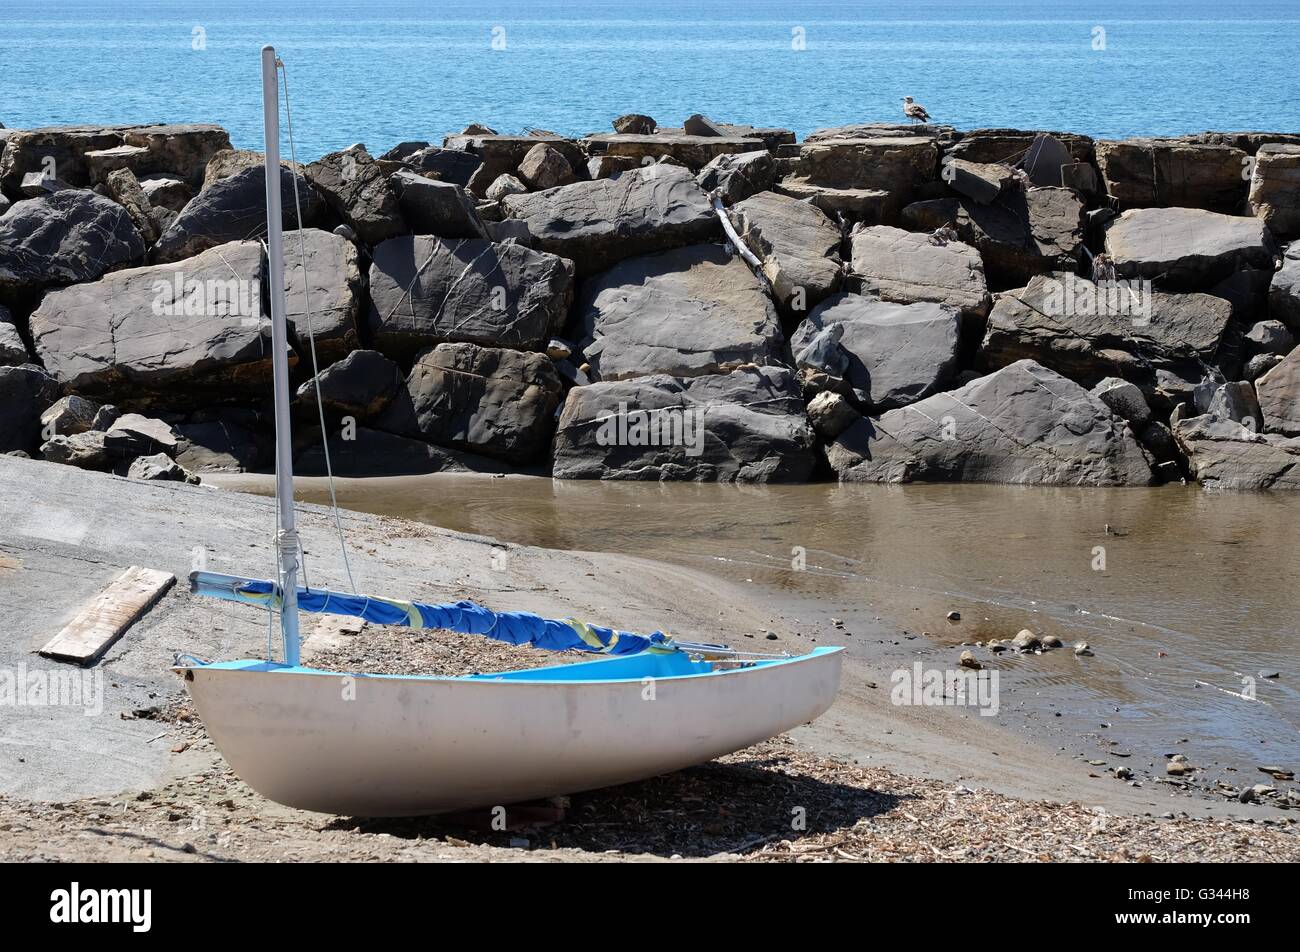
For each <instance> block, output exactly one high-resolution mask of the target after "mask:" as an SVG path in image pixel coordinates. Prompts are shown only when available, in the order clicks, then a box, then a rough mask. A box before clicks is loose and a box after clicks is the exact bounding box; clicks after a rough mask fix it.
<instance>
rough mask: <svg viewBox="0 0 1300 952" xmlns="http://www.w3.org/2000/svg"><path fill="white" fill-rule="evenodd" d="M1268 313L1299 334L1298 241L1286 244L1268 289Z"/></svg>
mask: <svg viewBox="0 0 1300 952" xmlns="http://www.w3.org/2000/svg"><path fill="white" fill-rule="evenodd" d="M1268 314H1269V317H1273V318H1276V319H1277V320H1279V321H1281V322H1282V323H1283V324H1285V325H1286V326H1287V327H1289V328H1290V329H1291V331H1292V332H1293V333H1296V334H1300V241H1297V242H1294V243H1293V244H1291V245H1288V246H1287V249H1286V254H1285V255H1283V257H1282V267H1281V268H1279V269H1278V270H1277V273H1276V274H1274V275H1273V281H1272V284H1271V285H1270V286H1269V289H1268Z"/></svg>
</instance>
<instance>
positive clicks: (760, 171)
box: [695, 149, 776, 205]
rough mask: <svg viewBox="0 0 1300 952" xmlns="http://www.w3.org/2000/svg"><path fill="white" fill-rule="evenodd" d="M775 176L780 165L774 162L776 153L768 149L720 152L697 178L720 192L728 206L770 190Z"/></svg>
mask: <svg viewBox="0 0 1300 952" xmlns="http://www.w3.org/2000/svg"><path fill="white" fill-rule="evenodd" d="M775 179H776V164H775V163H774V162H773V161H772V153H770V152H768V151H767V150H766V149H758V150H756V151H754V152H742V153H740V154H739V155H733V154H730V153H728V154H726V155H720V156H718V157H717V158H715V159H713V160H711V161H710V162H709V163H708V164H707V165H706V166H704V168H702V169H700V174H699V175H697V176H696V177H695V181H697V182H699V183H700V188H702V189H704V191H706V192H708V193H709V194H712V193H714V192H717V193H718V196H719V197H720V198H721V199H722V203H723V204H724V205H734V204H736V202H741V201H744V200H745V199H747V198H749V196H751V195H756V194H758V193H759V192H765V191H767V190H768V189H770V188H771V187H772V183H773V182H774V181H775Z"/></svg>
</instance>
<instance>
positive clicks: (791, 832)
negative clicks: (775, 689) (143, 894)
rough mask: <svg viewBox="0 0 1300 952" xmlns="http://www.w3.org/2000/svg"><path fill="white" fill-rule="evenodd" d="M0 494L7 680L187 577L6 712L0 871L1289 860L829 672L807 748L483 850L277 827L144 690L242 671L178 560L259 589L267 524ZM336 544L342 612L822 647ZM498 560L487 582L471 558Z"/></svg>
mask: <svg viewBox="0 0 1300 952" xmlns="http://www.w3.org/2000/svg"><path fill="white" fill-rule="evenodd" d="M506 478H512V477H506ZM0 490H2V491H0V499H3V503H0V518H3V520H4V524H5V525H6V527H7V531H6V533H5V536H4V539H3V542H0V614H3V616H4V618H5V620H6V622H7V625H6V627H5V632H6V634H5V638H4V640H3V642H2V643H0V664H2V665H3V666H4V667H5V668H8V669H16V668H17V666H18V665H20V664H24V665H26V666H27V668H29V669H41V668H49V667H52V666H54V662H49V661H46V660H45V659H42V658H40V657H39V656H37V655H36V654H34V652H35V651H36V650H37V649H38V648H39V647H40V646H41V645H42V644H43V643H44V642H45V641H46V640H47V639H48V637H49V635H50V633H51V631H53V630H57V628H58V627H59V622H60V621H61V620H62V619H65V618H66V617H68V616H69V615H70V614H71V613H72V612H73V611H75V609H76V607H77V606H78V605H79V604H81V603H82V602H83V601H84V600H85V599H86V598H88V597H90V596H91V595H92V594H93V593H94V592H95V591H97V590H98V589H99V588H100V587H102V586H103V584H105V582H106V581H108V580H109V579H110V578H112V577H113V576H115V575H116V574H117V573H118V572H120V571H121V570H122V569H123V568H126V567H127V566H129V565H133V564H134V565H142V566H148V567H152V568H158V569H162V570H165V571H169V572H172V573H174V574H176V575H177V577H178V578H179V579H181V580H182V581H181V582H180V584H178V585H177V586H175V587H173V588H172V589H171V591H170V592H169V593H168V594H167V595H166V596H164V598H163V599H162V600H161V601H160V602H159V603H158V604H157V605H156V606H155V607H154V608H153V609H152V610H151V611H150V612H149V613H148V614H147V615H146V616H145V617H144V618H143V619H142V620H141V621H140V622H138V623H137V624H136V625H135V626H133V627H132V628H131V629H130V630H129V631H128V632H127V633H126V635H125V636H124V637H123V638H122V639H121V640H120V641H119V642H118V643H117V644H115V645H114V646H113V647H112V648H111V649H109V651H108V653H107V654H106V656H105V657H104V659H103V660H102V661H101V662H100V663H99V666H98V668H99V669H100V670H102V671H103V692H102V704H100V705H99V707H100V710H99V712H98V714H97V715H96V716H87V712H86V711H85V710H82V709H78V708H72V707H68V706H62V707H48V706H46V707H17V708H15V709H13V710H6V711H4V712H3V724H4V727H3V732H2V733H0V744H3V746H4V748H5V749H6V751H7V753H6V757H5V758H4V764H5V767H4V769H3V772H0V793H2V794H3V799H0V828H2V829H3V830H4V831H5V834H6V835H5V837H4V838H3V842H2V843H0V858H3V859H9V860H20V859H56V858H57V859H124V860H145V859H151V860H152V859H167V860H171V859H175V860H204V859H206V860H212V861H222V860H230V859H262V860H273V861H275V860H282V861H284V860H293V859H297V860H310V859H331V860H335V859H336V860H369V859H411V860H418V859H430V860H433V859H446V860H477V859H509V860H520V859H536V860H548V859H549V860H561V859H588V860H593V861H601V860H611V859H613V860H626V859H643V858H645V859H655V858H673V857H681V858H684V859H708V858H735V857H740V858H744V859H752V860H755V861H768V860H801V859H802V860H851V859H889V858H895V859H917V860H934V859H967V860H987V859H1004V860H1017V859H1019V860H1024V859H1031V858H1044V859H1056V860H1067V859H1069V860H1086V859H1094V860H1095V859H1108V860H1125V859H1129V860H1137V859H1142V858H1144V857H1147V858H1151V859H1155V860H1177V859H1191V860H1196V859H1207V860H1239V859H1261V860H1262V859H1268V860H1294V859H1296V858H1298V857H1300V839H1297V837H1296V835H1295V832H1294V830H1295V827H1294V823H1293V820H1292V818H1291V816H1290V815H1289V814H1288V813H1286V812H1283V811H1279V810H1276V809H1272V808H1267V809H1266V808H1263V807H1260V806H1257V805H1247V804H1237V803H1231V804H1229V803H1226V802H1225V803H1224V804H1213V805H1208V804H1205V803H1202V802H1200V801H1196V800H1192V799H1189V798H1186V797H1173V798H1171V797H1170V795H1169V794H1168V792H1167V791H1165V790H1164V789H1161V790H1159V791H1156V790H1153V789H1152V787H1151V786H1150V785H1148V786H1147V787H1143V788H1141V789H1135V788H1132V787H1129V786H1127V785H1126V784H1124V783H1121V782H1118V781H1117V780H1116V779H1115V778H1114V777H1111V776H1102V775H1099V774H1098V775H1093V776H1089V773H1090V772H1089V771H1088V770H1087V769H1086V768H1081V766H1080V764H1079V763H1078V761H1077V760H1075V759H1073V758H1070V757H1067V756H1063V755H1061V754H1060V753H1059V752H1058V751H1055V750H1053V749H1050V748H1048V747H1047V746H1046V745H1041V744H1037V743H1034V742H1032V741H1030V740H1027V739H1026V738H1025V737H1024V736H1023V735H1021V734H1019V733H1017V732H1014V731H1009V730H1006V729H1005V728H1002V727H1000V726H998V725H995V724H990V723H988V721H987V720H986V719H984V718H981V717H979V716H978V715H976V714H973V713H968V712H965V711H962V710H961V709H957V708H951V707H938V708H936V707H906V706H896V705H894V704H891V703H890V699H889V692H888V690H887V687H888V683H889V671H888V670H886V669H883V668H875V667H873V666H872V665H871V664H870V663H868V662H864V661H861V660H852V661H851V662H850V663H849V665H848V666H847V667H846V670H845V676H844V683H843V688H842V690H841V693H840V695H839V698H838V700H837V702H836V705H835V706H834V707H833V708H832V710H831V711H830V712H829V713H828V714H827V715H826V716H824V717H823V718H822V719H820V720H819V721H818V722H817V723H816V724H815V725H812V726H809V727H803V728H800V729H797V730H795V731H793V732H791V734H789V735H786V736H783V737H781V738H778V739H776V740H774V741H772V742H770V743H767V744H764V745H760V746H758V747H755V748H751V749H750V750H747V751H743V752H740V753H738V754H736V755H734V756H732V757H728V758H724V759H723V760H721V761H718V762H715V763H712V764H709V765H705V766H702V767H699V768H694V769H691V770H688V771H684V772H682V773H679V774H674V775H671V776H669V777H664V778H658V779H654V780H650V781H646V782H643V783H639V784H632V785H627V786H625V787H620V788H614V789H611V790H605V791H596V792H592V793H586V794H578V795H575V796H573V797H571V798H568V802H567V803H560V804H555V803H552V804H540V805H530V806H529V807H527V808H525V809H521V810H519V811H518V813H517V814H516V815H515V816H512V819H511V826H512V827H513V828H512V829H509V830H506V831H493V830H491V828H490V826H489V824H487V822H486V818H485V817H473V816H461V817H455V818H446V817H445V818H441V819H434V820H401V821H366V820H364V819H355V818H333V817H328V816H323V815H319V814H311V813H305V812H301V811H293V810H288V809H286V808H283V807H280V806H278V805H276V804H274V803H271V802H270V801H267V800H266V799H264V798H262V797H260V796H258V795H257V794H256V793H254V792H253V791H251V790H250V789H249V788H247V787H246V786H245V785H244V784H242V783H241V782H240V781H239V780H238V779H237V778H235V777H234V776H233V775H232V774H231V773H230V771H229V770H228V768H227V767H226V766H225V764H224V762H223V761H222V760H221V759H220V756H219V754H218V753H217V751H216V750H215V748H214V747H213V745H212V744H211V742H210V741H209V740H208V738H207V736H206V735H205V733H204V731H203V728H202V725H201V724H200V723H199V722H198V720H197V718H196V717H195V715H194V713H193V711H192V710H191V709H190V708H189V706H188V703H187V699H186V696H185V695H184V693H183V691H182V690H181V685H180V683H179V681H178V680H177V679H176V678H175V677H174V675H172V674H171V673H170V672H169V671H168V670H167V669H168V666H169V665H170V664H171V663H172V660H173V657H174V655H175V654H176V653H178V652H185V653H190V654H193V655H196V656H198V657H200V658H204V659H212V658H218V657H219V658H233V657H243V656H258V655H260V654H262V653H264V652H265V648H266V640H267V627H266V622H265V616H264V615H262V614H261V613H260V612H259V611H257V610H256V609H251V608H247V607H245V606H238V605H230V604H226V603H221V602H212V601H210V600H202V601H200V600H199V599H198V598H197V597H195V596H192V595H190V594H189V593H188V592H187V591H186V590H185V585H184V582H183V579H184V577H185V576H186V575H187V574H188V572H189V571H190V569H191V567H192V565H193V564H194V562H195V559H196V558H201V559H203V560H204V561H205V564H206V566H207V567H208V568H209V569H211V570H215V571H229V572H248V573H250V574H256V571H257V570H258V569H259V568H262V569H265V570H266V571H268V572H269V570H270V568H271V564H272V556H271V552H270V547H269V544H268V541H267V540H268V537H269V532H268V531H267V527H268V526H269V525H270V524H271V521H272V519H273V512H272V507H271V502H270V500H267V499H264V498H261V497H256V496H251V495H247V494H242V493H235V492H230V491H226V490H221V489H216V488H210V487H205V486H199V487H191V486H184V485H177V484H162V483H141V482H137V481H129V480H124V479H121V478H117V477H113V476H108V475H103V474H95V473H88V472H82V471H79V470H76V469H73V468H70V467H60V466H56V465H52V464H47V463H40V462H33V461H29V460H16V459H8V458H0ZM301 518H302V528H303V537H304V541H305V544H306V549H307V553H308V556H307V569H308V573H309V576H310V577H311V579H312V582H313V584H317V585H321V584H338V583H339V582H340V581H341V578H342V574H343V573H342V564H341V561H340V559H339V555H338V551H337V542H336V540H335V538H334V535H333V526H332V521H331V520H330V519H329V517H328V514H327V512H326V511H325V510H322V509H320V508H318V507H314V506H303V507H302V516H301ZM343 525H344V529H345V531H346V533H347V536H348V539H349V541H350V544H351V552H352V553H353V565H354V572H355V574H356V576H357V578H356V580H357V583H358V587H359V588H360V589H361V590H363V591H364V590H380V589H382V590H383V591H385V592H386V593H388V594H394V595H398V596H400V597H410V598H426V599H429V600H450V599H454V598H459V597H468V598H472V599H476V600H479V601H481V602H483V603H485V604H488V605H490V606H498V607H509V608H518V609H526V610H533V611H538V612H540V613H544V614H547V613H550V614H558V615H579V616H581V617H585V618H590V619H592V620H595V621H602V622H608V623H612V624H617V625H620V626H624V627H627V628H631V629H643V630H652V629H654V628H656V627H665V628H667V629H669V630H671V631H673V632H674V633H676V634H678V635H681V636H686V635H692V636H703V635H705V634H708V635H709V636H711V637H712V638H713V639H715V640H719V639H720V640H727V641H732V642H737V643H743V642H744V641H745V639H746V637H747V636H749V637H761V638H765V635H759V634H758V633H759V632H769V633H771V634H772V635H775V636H776V637H775V639H772V640H770V641H767V644H768V645H769V646H770V647H771V648H773V649H775V650H786V651H790V652H798V651H802V650H806V649H807V648H808V647H811V643H812V639H814V638H815V639H816V640H817V643H818V644H828V643H833V641H834V637H833V636H834V630H833V628H832V629H830V630H819V631H815V632H814V631H804V632H803V634H802V635H800V636H796V635H795V634H794V633H793V631H791V630H787V629H786V628H785V626H784V625H783V623H782V619H781V617H780V616H779V614H777V613H774V612H772V611H771V610H770V608H769V607H766V606H765V607H759V606H758V605H756V604H754V603H753V602H752V600H750V599H747V597H746V595H745V593H744V592H743V591H740V590H737V589H735V588H734V587H731V586H729V585H728V584H727V583H725V582H722V581H720V580H719V579H716V578H713V577H709V576H707V575H704V574H702V573H695V572H689V571H684V570H681V569H678V568H673V567H670V566H666V565H663V564H661V563H652V562H648V561H645V560H638V559H634V558H629V557H626V556H614V555H608V554H594V553H585V552H561V551H551V550H544V549H537V548H529V547H521V546H513V545H509V544H501V543H495V542H493V541H492V540H490V539H487V538H484V537H477V536H471V535H467V534H463V533H456V532H450V531H446V530H438V529H435V528H433V527H430V526H427V525H421V524H418V523H413V522H409V521H405V520H399V519H391V518H383V517H377V516H372V515H366V514H361V513H355V512H350V511H344V513H343ZM196 549H197V550H198V551H199V553H201V554H200V555H196ZM502 549H504V551H505V552H506V553H507V555H506V557H505V559H502V558H501V556H500V555H497V557H496V558H495V559H494V558H493V553H494V552H497V553H499V552H500V551H501V550H502ZM494 566H495V567H494ZM502 566H504V570H503V569H502ZM307 633H308V638H307V641H306V647H305V652H306V660H307V661H308V663H311V664H315V665H319V666H323V667H334V668H338V669H341V670H349V669H361V668H365V669H366V670H371V671H379V672H384V671H390V672H416V671H419V672H424V673H466V672H468V671H487V670H503V669H506V668H510V667H525V666H529V665H531V664H536V663H541V661H542V658H543V656H542V655H541V653H538V652H532V651H520V650H519V649H508V648H505V647H503V646H500V645H497V644H495V643H491V642H485V643H483V644H479V643H477V642H478V640H477V639H474V640H470V639H466V638H464V636H458V635H447V634H444V633H424V634H412V633H411V632H409V631H406V630H402V629H366V630H364V631H362V632H361V633H360V634H347V633H341V632H340V631H339V628H338V626H325V627H319V628H308V629H307ZM795 811H798V815H799V816H801V817H802V818H803V819H802V820H801V821H799V822H800V823H802V825H803V826H804V828H803V829H799V828H796V826H797V824H795V823H794V821H793V820H792V817H794V816H795V815H796V812H795Z"/></svg>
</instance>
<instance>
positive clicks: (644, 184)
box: [502, 165, 721, 276]
mask: <svg viewBox="0 0 1300 952" xmlns="http://www.w3.org/2000/svg"><path fill="white" fill-rule="evenodd" d="M502 207H503V208H504V210H505V213H506V215H508V216H509V217H511V218H517V219H520V220H522V221H523V222H525V223H526V224H527V226H528V230H529V233H530V234H532V236H533V239H534V246H535V247H537V248H540V249H542V250H543V251H549V252H551V253H552V254H557V255H560V256H562V257H565V258H568V259H570V260H571V261H573V262H574V264H575V265H576V266H577V273H578V274H579V275H580V276H585V275H589V274H595V273H597V272H599V271H604V270H605V269H607V268H609V267H611V266H612V265H614V264H617V263H618V262H619V261H622V260H623V259H624V258H630V257H632V256H634V255H641V254H648V253H650V252H653V251H663V250H665V249H668V248H676V247H680V246H681V245H688V244H695V243H697V242H701V241H708V240H710V239H712V238H713V237H714V236H715V235H716V234H717V233H718V232H719V231H720V230H721V229H720V227H719V225H718V220H717V216H716V215H715V214H714V211H713V207H712V205H711V204H710V202H709V197H708V196H707V195H705V194H704V191H703V190H702V189H701V188H700V187H699V185H697V184H696V183H695V179H694V177H693V176H692V175H691V173H690V172H689V171H687V170H686V169H683V168H678V167H676V166H672V165H654V166H650V167H649V168H644V169H635V170H633V171H631V172H624V173H623V174H622V175H619V176H617V177H616V178H610V179H601V180H599V181H596V182H575V183H574V184H573V185H566V186H564V187H562V188H554V189H549V190H548V191H545V192H534V193H533V194H531V195H510V196H507V197H506V198H505V199H504V200H503V201H502Z"/></svg>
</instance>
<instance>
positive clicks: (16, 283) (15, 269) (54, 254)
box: [0, 189, 145, 290]
mask: <svg viewBox="0 0 1300 952" xmlns="http://www.w3.org/2000/svg"><path fill="white" fill-rule="evenodd" d="M144 253H145V245H144V239H143V238H142V237H141V236H140V232H139V230H138V229H137V228H136V227H135V224H134V223H133V222H132V221H131V216H130V215H129V214H128V213H127V210H126V209H125V208H123V207H122V206H121V205H119V204H117V202H114V201H112V200H110V199H107V198H104V197H103V196H101V195H96V194H95V193H94V192H91V191H89V190H87V189H64V190H63V191H59V192H55V193H54V194H52V195H47V196H45V197H44V198H29V199H25V200H23V201H21V202H15V203H14V204H13V207H11V208H10V209H9V211H8V212H6V213H5V214H4V216H3V217H0V290H3V289H5V288H13V289H19V288H36V287H40V286H42V285H48V284H72V283H75V282H78V281H94V280H95V279H96V278H99V277H101V276H102V275H103V274H104V273H105V272H108V271H111V270H113V269H114V268H117V267H120V266H122V265H125V264H130V263H131V262H133V261H138V260H139V259H141V258H143V257H144Z"/></svg>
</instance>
